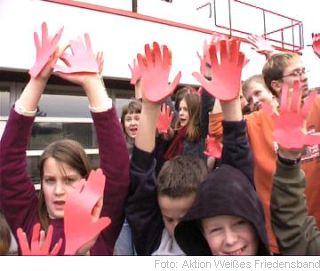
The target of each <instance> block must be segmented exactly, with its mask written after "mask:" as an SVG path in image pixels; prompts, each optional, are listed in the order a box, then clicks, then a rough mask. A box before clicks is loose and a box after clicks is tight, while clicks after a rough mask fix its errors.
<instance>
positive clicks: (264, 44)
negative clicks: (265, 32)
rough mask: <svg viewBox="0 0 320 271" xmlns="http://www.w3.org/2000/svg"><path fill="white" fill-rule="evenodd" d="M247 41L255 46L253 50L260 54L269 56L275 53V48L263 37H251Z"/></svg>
mask: <svg viewBox="0 0 320 271" xmlns="http://www.w3.org/2000/svg"><path fill="white" fill-rule="evenodd" d="M247 41H248V42H250V44H252V45H253V47H251V49H253V50H255V51H256V52H257V53H259V54H263V55H266V56H268V55H269V54H271V53H272V52H274V51H275V48H274V47H273V46H272V45H271V44H270V43H269V42H268V41H267V40H266V39H265V38H263V37H261V36H258V35H254V34H252V35H249V36H248V37H247Z"/></svg>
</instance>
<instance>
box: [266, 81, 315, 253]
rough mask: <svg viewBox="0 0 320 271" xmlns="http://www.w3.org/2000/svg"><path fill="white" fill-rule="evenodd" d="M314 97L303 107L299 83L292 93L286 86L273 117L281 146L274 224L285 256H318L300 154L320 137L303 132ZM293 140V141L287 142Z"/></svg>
mask: <svg viewBox="0 0 320 271" xmlns="http://www.w3.org/2000/svg"><path fill="white" fill-rule="evenodd" d="M314 97H315V96H314V94H311V95H310V96H309V97H308V98H307V99H306V100H305V101H304V105H303V106H302V107H301V94H300V87H299V84H298V83H297V82H295V84H294V89H293V91H292V92H290V91H288V88H287V87H286V86H284V89H283V90H282V96H281V106H280V115H279V116H275V117H274V121H275V130H274V138H275V140H276V141H277V142H278V144H279V150H278V160H277V164H276V166H277V167H276V172H275V175H274V177H273V186H272V195H271V215H272V216H271V221H272V227H273V230H274V233H275V235H276V238H277V242H278V245H279V250H280V253H281V254H283V255H319V253H320V232H319V230H318V227H317V224H316V221H315V219H314V217H311V216H308V210H307V206H306V200H305V195H304V190H305V187H306V179H305V175H304V172H303V171H302V170H301V155H302V151H303V148H304V146H305V145H309V144H313V143H315V141H313V140H318V142H319V136H318V137H315V136H314V137H312V138H310V137H308V135H304V133H303V132H302V130H303V125H304V120H305V119H306V117H307V113H308V112H309V109H310V107H311V106H312V102H313V101H314ZM288 138H292V140H288Z"/></svg>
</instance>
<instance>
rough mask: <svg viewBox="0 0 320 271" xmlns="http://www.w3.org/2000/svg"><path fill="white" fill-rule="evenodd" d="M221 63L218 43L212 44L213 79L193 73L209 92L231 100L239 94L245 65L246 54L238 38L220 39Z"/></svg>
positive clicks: (220, 98) (210, 50)
mask: <svg viewBox="0 0 320 271" xmlns="http://www.w3.org/2000/svg"><path fill="white" fill-rule="evenodd" d="M219 46H220V63H219V62H218V53H217V45H215V44H212V45H210V48H209V52H210V59H211V65H212V67H211V70H212V80H211V81H209V80H207V79H206V78H204V77H203V76H202V75H201V74H199V73H197V72H194V73H193V74H192V75H193V76H194V77H195V78H196V79H197V80H198V81H199V83H200V84H201V85H202V87H204V88H205V90H206V91H208V93H209V94H211V95H212V96H214V97H216V98H218V99H219V100H221V101H230V100H233V99H235V98H237V97H238V96H239V92H240V79H241V71H242V68H243V65H244V59H245V57H244V54H243V53H241V52H240V51H239V50H240V42H239V41H237V40H227V41H226V40H220V41H219Z"/></svg>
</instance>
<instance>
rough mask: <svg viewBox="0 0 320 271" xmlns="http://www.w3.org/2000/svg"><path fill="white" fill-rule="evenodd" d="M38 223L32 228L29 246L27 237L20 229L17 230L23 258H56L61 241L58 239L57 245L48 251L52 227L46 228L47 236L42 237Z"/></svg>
mask: <svg viewBox="0 0 320 271" xmlns="http://www.w3.org/2000/svg"><path fill="white" fill-rule="evenodd" d="M40 230H41V229H40V223H37V224H35V225H34V226H33V231H32V237H31V244H30V246H29V243H28V239H27V236H26V234H25V232H24V231H23V230H22V229H21V228H18V229H17V236H18V242H19V246H20V249H21V253H22V255H23V256H56V255H58V253H59V250H60V248H61V245H62V239H61V238H60V239H59V241H58V243H56V244H55V246H54V248H53V249H52V250H51V252H50V251H49V249H50V245H51V241H52V233H53V227H52V225H50V226H49V227H48V232H47V236H46V237H45V236H44V231H43V233H40Z"/></svg>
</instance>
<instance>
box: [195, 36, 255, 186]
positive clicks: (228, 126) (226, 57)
mask: <svg viewBox="0 0 320 271" xmlns="http://www.w3.org/2000/svg"><path fill="white" fill-rule="evenodd" d="M217 48H219V50H218V49H217ZM209 53H210V61H211V65H212V67H211V73H212V79H211V80H208V79H206V78H204V77H203V76H202V75H200V74H197V73H194V74H193V75H194V77H195V78H196V79H197V80H198V81H199V82H200V83H201V85H202V86H203V87H204V89H205V90H206V91H207V92H208V93H210V94H211V95H212V96H214V97H216V98H217V99H219V100H220V103H221V108H222V114H223V120H224V121H223V146H224V147H223V152H222V163H225V164H229V165H231V166H233V167H236V168H238V169H239V170H241V171H242V172H243V173H244V174H245V175H246V176H247V177H248V178H249V179H250V180H251V181H252V183H253V164H252V157H251V151H250V147H249V143H248V140H247V135H246V124H245V121H244V120H243V116H242V111H241V103H240V98H239V93H240V78H241V72H242V68H243V66H244V62H245V57H244V55H243V53H241V52H240V43H239V42H238V41H236V40H221V41H219V42H218V44H211V45H210V48H209ZM218 56H219V57H220V60H218V59H219V57H218Z"/></svg>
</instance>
